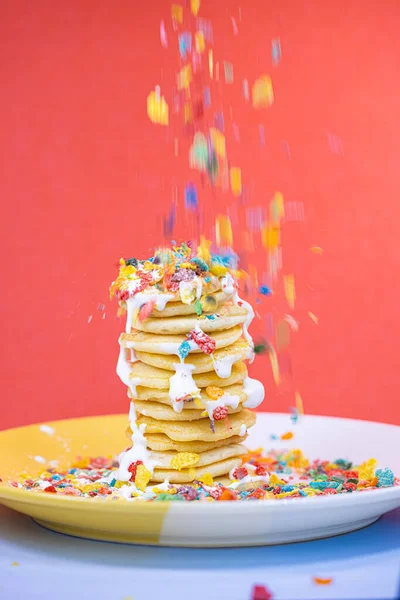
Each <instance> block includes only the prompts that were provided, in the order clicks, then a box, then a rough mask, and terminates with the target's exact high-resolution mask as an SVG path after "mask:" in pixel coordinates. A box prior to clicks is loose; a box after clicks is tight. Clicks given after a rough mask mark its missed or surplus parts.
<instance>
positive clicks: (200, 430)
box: [136, 409, 256, 442]
mask: <svg viewBox="0 0 400 600" xmlns="http://www.w3.org/2000/svg"><path fill="white" fill-rule="evenodd" d="M255 421H256V415H255V413H253V412H251V411H250V410H247V409H244V410H241V411H240V412H238V413H235V414H233V415H231V416H230V417H227V418H226V419H223V420H222V421H215V423H214V428H215V433H214V432H213V431H212V430H211V427H210V425H211V422H210V420H209V419H201V420H199V421H185V422H184V423H180V422H179V421H157V420H156V419H152V418H151V417H144V416H140V417H139V418H138V419H137V421H136V422H137V424H138V426H140V425H142V424H145V425H146V430H145V431H146V435H147V434H148V433H165V434H166V435H167V436H168V437H169V438H171V439H172V440H175V441H177V442H190V441H194V440H198V441H203V442H212V441H218V440H224V439H227V438H230V437H232V436H234V435H239V433H240V432H241V430H242V426H243V425H245V426H246V428H247V429H248V428H249V427H251V426H252V425H254V423H255Z"/></svg>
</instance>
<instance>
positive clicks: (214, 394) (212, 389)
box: [206, 385, 225, 400]
mask: <svg viewBox="0 0 400 600" xmlns="http://www.w3.org/2000/svg"><path fill="white" fill-rule="evenodd" d="M224 393H225V392H224V390H223V389H222V388H220V387H218V386H216V385H209V386H208V387H206V394H207V396H208V397H209V398H211V399H212V400H217V399H218V398H220V397H221V396H223V395H224Z"/></svg>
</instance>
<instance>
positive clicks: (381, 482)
mask: <svg viewBox="0 0 400 600" xmlns="http://www.w3.org/2000/svg"><path fill="white" fill-rule="evenodd" d="M375 476H376V477H377V478H378V483H377V485H376V487H391V486H392V485H394V473H393V471H392V470H391V469H389V468H388V467H386V469H377V470H376V471H375Z"/></svg>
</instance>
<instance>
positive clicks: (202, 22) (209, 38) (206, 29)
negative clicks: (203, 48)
mask: <svg viewBox="0 0 400 600" xmlns="http://www.w3.org/2000/svg"><path fill="white" fill-rule="evenodd" d="M196 29H197V30H198V31H202V32H203V33H204V39H205V40H206V42H208V43H209V44H213V43H214V36H213V29H212V25H211V21H209V20H208V19H201V18H199V17H198V18H197V19H196Z"/></svg>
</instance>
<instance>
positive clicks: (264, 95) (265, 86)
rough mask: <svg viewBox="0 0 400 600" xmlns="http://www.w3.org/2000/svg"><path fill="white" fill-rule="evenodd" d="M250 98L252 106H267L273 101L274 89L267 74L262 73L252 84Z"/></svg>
mask: <svg viewBox="0 0 400 600" xmlns="http://www.w3.org/2000/svg"><path fill="white" fill-rule="evenodd" d="M252 99H253V106H254V108H268V107H269V106H271V104H273V102H274V90H273V88H272V81H271V77H270V76H269V75H262V76H261V77H259V78H258V79H257V80H256V81H255V82H254V84H253V87H252Z"/></svg>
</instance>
